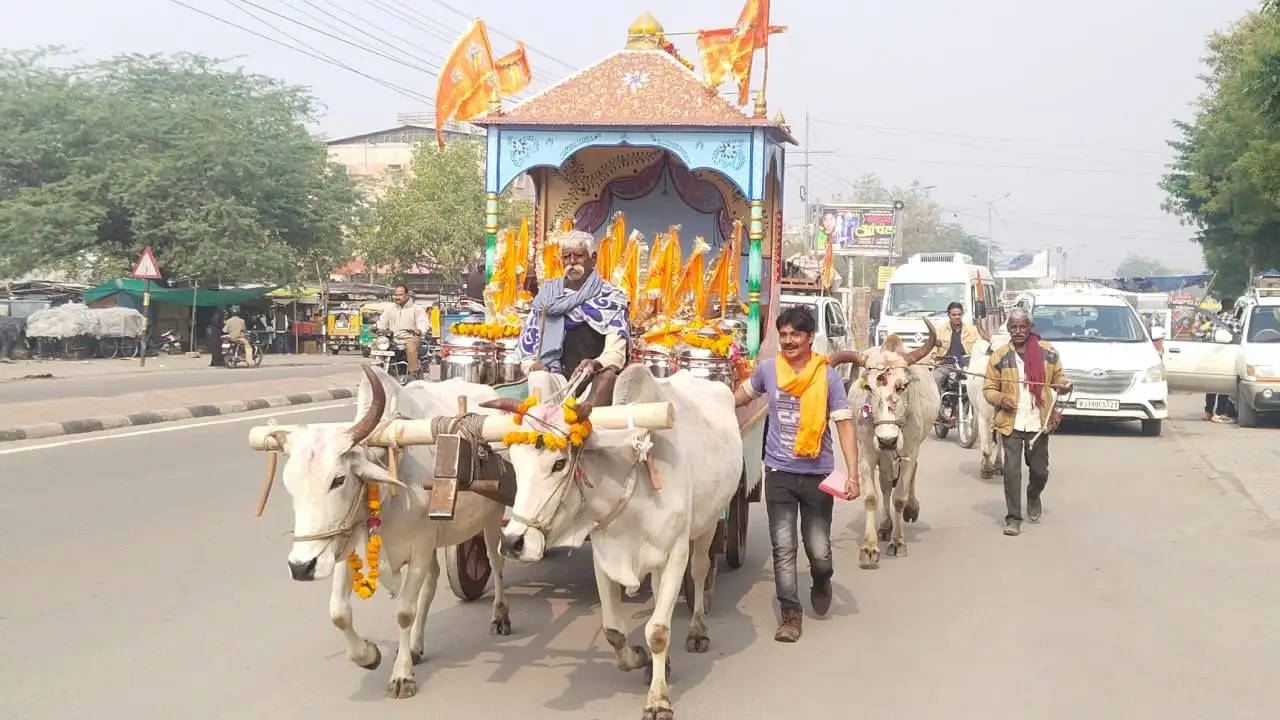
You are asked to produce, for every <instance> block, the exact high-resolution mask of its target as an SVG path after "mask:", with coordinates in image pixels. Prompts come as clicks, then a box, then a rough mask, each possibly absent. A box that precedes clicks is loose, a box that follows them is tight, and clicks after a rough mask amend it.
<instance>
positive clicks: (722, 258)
mask: <svg viewBox="0 0 1280 720" xmlns="http://www.w3.org/2000/svg"><path fill="white" fill-rule="evenodd" d="M731 253H732V247H731V246H730V245H729V244H726V245H724V246H722V247H721V248H720V254H719V255H717V256H716V264H715V265H713V266H712V267H711V279H710V280H709V281H708V282H707V289H708V291H709V292H710V294H711V295H712V296H714V297H715V298H716V302H717V303H719V304H720V317H721V319H723V318H724V316H725V312H726V310H727V309H728V307H729V262H730V260H729V256H730V255H731ZM703 312H706V308H703Z"/></svg>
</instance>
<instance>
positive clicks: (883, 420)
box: [849, 322, 942, 569]
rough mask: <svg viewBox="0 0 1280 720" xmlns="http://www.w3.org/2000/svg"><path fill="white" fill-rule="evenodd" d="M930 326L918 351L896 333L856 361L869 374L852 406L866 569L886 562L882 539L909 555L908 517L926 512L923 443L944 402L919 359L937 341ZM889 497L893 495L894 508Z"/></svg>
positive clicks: (898, 552) (856, 387)
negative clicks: (920, 486)
mask: <svg viewBox="0 0 1280 720" xmlns="http://www.w3.org/2000/svg"><path fill="white" fill-rule="evenodd" d="M925 325H926V326H927V328H928V339H927V340H926V341H925V343H924V344H923V345H921V346H920V347H919V348H916V349H915V350H911V351H909V352H908V351H907V350H906V348H905V347H904V346H903V344H902V339H901V338H899V337H898V336H897V335H890V336H889V337H887V338H885V341H884V344H883V345H881V346H880V347H877V348H872V349H870V350H868V351H867V352H865V353H856V357H857V359H856V360H855V362H857V364H858V365H860V366H862V367H863V373H862V377H861V379H860V380H859V381H858V382H857V383H855V384H854V386H853V388H851V392H850V394H849V406H850V407H851V408H853V409H854V413H855V414H856V415H857V437H858V465H859V467H858V475H859V477H860V479H861V480H862V488H863V497H864V500H863V507H864V508H865V509H866V526H865V529H864V532H863V538H862V545H861V547H860V548H859V550H858V564H859V566H861V567H863V568H866V569H870V568H875V567H878V566H879V564H880V545H879V542H878V541H879V540H888V541H889V546H888V549H889V554H890V555H894V556H901V555H906V554H907V541H906V535H905V533H904V532H903V522H904V521H906V522H915V521H916V519H917V518H918V517H919V516H920V501H919V500H918V499H917V498H916V471H917V469H918V467H919V457H920V445H921V444H922V443H923V442H924V439H925V437H927V436H928V434H929V430H930V428H932V427H933V421H934V419H935V418H937V417H938V406H939V405H940V404H941V403H942V398H941V396H940V395H939V393H938V386H937V384H936V383H935V382H934V380H933V375H932V374H931V373H930V372H929V370H928V369H927V368H925V367H921V366H919V365H917V364H916V363H919V362H920V361H921V360H923V359H924V358H926V357H928V355H929V353H930V351H931V350H932V349H933V347H934V344H935V342H936V335H935V333H934V329H933V323H931V322H925ZM877 471H878V474H879V482H878V483H877V482H876V481H875V478H876V474H877ZM885 498H891V499H892V500H893V507H892V508H890V507H889V506H888V505H886V504H885V502H884V499H885ZM882 507H883V508H884V512H885V517H884V520H883V521H882V522H881V523H880V526H879V533H878V535H877V532H876V530H877V528H876V515H877V513H878V512H879V510H880V508H882Z"/></svg>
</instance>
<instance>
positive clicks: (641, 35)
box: [626, 10, 663, 50]
mask: <svg viewBox="0 0 1280 720" xmlns="http://www.w3.org/2000/svg"><path fill="white" fill-rule="evenodd" d="M662 32H663V31H662V23H660V22H658V19H657V18H655V17H654V16H653V14H652V13H650V12H649V11H648V10H645V11H644V12H643V13H641V14H640V17H638V18H636V21H635V22H633V23H631V27H629V28H627V48H626V49H628V50H661V49H662Z"/></svg>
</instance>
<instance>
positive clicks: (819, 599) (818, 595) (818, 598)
mask: <svg viewBox="0 0 1280 720" xmlns="http://www.w3.org/2000/svg"><path fill="white" fill-rule="evenodd" d="M809 602H811V603H813V612H814V613H815V614H817V615H826V614H827V612H829V611H830V610H831V578H827V579H825V580H823V581H822V582H816V583H814V584H813V588H812V589H810V590H809Z"/></svg>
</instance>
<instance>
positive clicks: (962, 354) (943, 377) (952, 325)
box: [933, 302, 991, 394]
mask: <svg viewBox="0 0 1280 720" xmlns="http://www.w3.org/2000/svg"><path fill="white" fill-rule="evenodd" d="M979 339H982V340H986V341H987V342H991V338H990V337H989V336H988V335H987V333H986V332H985V331H983V330H982V328H979V327H978V326H976V325H973V324H971V323H967V322H965V321H964V305H962V304H960V303H958V302H953V303H951V304H950V305H948V306H947V324H946V325H944V326H943V327H941V328H939V329H938V339H937V343H936V345H935V349H934V369H933V380H934V382H936V383H937V384H938V391H939V392H941V393H944V394H945V393H946V390H947V388H946V383H947V375H948V371H947V367H948V366H954V367H958V368H960V369H962V370H963V369H964V367H965V365H964V364H965V359H966V358H968V357H969V355H970V354H971V353H972V352H973V346H974V344H975V343H977V342H978V340H979Z"/></svg>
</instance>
